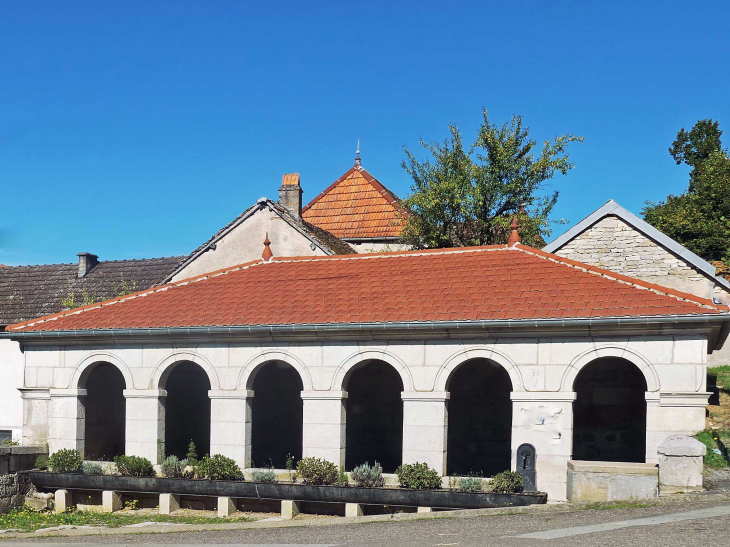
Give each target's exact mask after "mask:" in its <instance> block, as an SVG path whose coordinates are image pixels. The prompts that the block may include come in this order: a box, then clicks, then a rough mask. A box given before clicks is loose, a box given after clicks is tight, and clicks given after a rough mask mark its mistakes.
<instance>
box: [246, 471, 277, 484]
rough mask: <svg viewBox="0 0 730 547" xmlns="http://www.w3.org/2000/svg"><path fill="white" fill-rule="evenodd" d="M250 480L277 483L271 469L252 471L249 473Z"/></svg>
mask: <svg viewBox="0 0 730 547" xmlns="http://www.w3.org/2000/svg"><path fill="white" fill-rule="evenodd" d="M251 478H252V480H253V482H266V483H275V482H279V479H277V478H276V471H274V470H273V469H254V470H253V471H252V472H251Z"/></svg>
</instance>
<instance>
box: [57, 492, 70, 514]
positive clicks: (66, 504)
mask: <svg viewBox="0 0 730 547" xmlns="http://www.w3.org/2000/svg"><path fill="white" fill-rule="evenodd" d="M53 507H54V511H55V512H56V513H65V512H66V511H70V510H71V509H73V498H72V497H71V492H69V491H68V490H56V493H55V494H54V495H53Z"/></svg>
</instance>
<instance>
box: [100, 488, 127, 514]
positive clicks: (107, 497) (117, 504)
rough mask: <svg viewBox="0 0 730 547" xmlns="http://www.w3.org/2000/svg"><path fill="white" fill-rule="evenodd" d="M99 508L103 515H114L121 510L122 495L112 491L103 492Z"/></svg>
mask: <svg viewBox="0 0 730 547" xmlns="http://www.w3.org/2000/svg"><path fill="white" fill-rule="evenodd" d="M101 507H102V511H103V512H104V513H116V512H117V511H119V510H121V509H122V495H121V494H120V493H119V492H114V491H113V490H104V491H103V492H102V493H101Z"/></svg>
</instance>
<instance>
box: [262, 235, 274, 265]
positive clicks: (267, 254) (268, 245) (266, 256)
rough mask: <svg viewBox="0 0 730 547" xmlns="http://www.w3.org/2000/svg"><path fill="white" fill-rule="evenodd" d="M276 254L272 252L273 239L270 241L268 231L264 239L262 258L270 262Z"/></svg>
mask: <svg viewBox="0 0 730 547" xmlns="http://www.w3.org/2000/svg"><path fill="white" fill-rule="evenodd" d="M272 256H274V253H272V252H271V241H269V232H266V239H264V252H263V253H261V258H263V259H264V262H268V261H269V260H271V257H272Z"/></svg>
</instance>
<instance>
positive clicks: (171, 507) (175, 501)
mask: <svg viewBox="0 0 730 547" xmlns="http://www.w3.org/2000/svg"><path fill="white" fill-rule="evenodd" d="M178 509H180V496H178V495H176V494H160V515H169V514H171V513H172V512H173V511H177V510H178Z"/></svg>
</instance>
